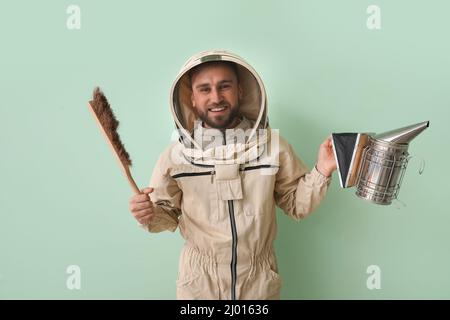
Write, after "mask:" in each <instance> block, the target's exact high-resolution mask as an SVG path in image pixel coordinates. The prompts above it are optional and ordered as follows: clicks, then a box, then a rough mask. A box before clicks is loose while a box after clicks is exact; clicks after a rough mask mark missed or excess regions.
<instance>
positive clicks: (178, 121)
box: [170, 50, 270, 163]
mask: <svg viewBox="0 0 450 320" xmlns="http://www.w3.org/2000/svg"><path fill="white" fill-rule="evenodd" d="M210 61H229V62H233V63H235V64H236V67H237V72H238V79H239V84H240V85H241V87H242V91H243V96H242V98H241V99H240V100H239V105H240V108H239V116H243V117H244V118H246V119H248V120H250V123H251V124H252V129H251V130H247V131H248V132H246V135H245V139H242V140H240V141H242V142H241V143H237V144H234V145H224V146H216V147H214V148H209V149H207V150H203V147H202V146H201V145H200V144H199V143H198V142H197V141H195V139H194V137H193V131H194V128H195V127H196V125H198V121H201V120H200V119H199V118H198V117H197V115H196V113H195V112H194V109H193V107H192V101H191V95H192V89H191V83H190V79H189V71H190V70H191V69H192V68H194V67H196V66H198V65H200V64H202V63H205V62H210ZM170 107H171V111H172V115H173V117H174V120H175V125H176V128H177V129H178V133H179V135H180V139H179V141H180V142H181V143H182V144H183V146H184V148H183V149H184V151H183V152H184V155H185V157H188V158H190V159H189V160H190V161H191V162H192V161H199V162H203V163H204V162H206V163H217V162H218V161H219V162H221V161H225V162H227V161H228V160H230V159H234V161H236V159H237V158H240V157H242V156H244V158H246V161H248V160H252V158H254V157H255V155H256V157H258V156H259V155H260V154H261V152H262V151H263V148H262V146H264V145H265V144H266V143H267V141H268V140H269V135H270V132H269V131H270V130H259V129H269V127H268V126H269V121H268V117H267V97H266V90H265V88H264V84H263V82H262V80H261V78H260V77H259V75H258V74H257V73H256V71H255V70H254V69H253V68H252V66H250V65H249V64H248V63H247V62H246V61H245V60H244V59H242V58H241V57H239V56H238V55H236V54H234V53H231V52H228V51H223V50H211V51H204V52H201V53H198V54H196V55H194V56H192V57H191V58H190V59H189V60H188V61H187V62H186V63H185V64H184V65H183V67H182V68H181V70H180V72H179V73H178V75H177V77H176V79H175V81H174V82H173V85H172V88H171V90H170ZM252 155H253V156H252ZM240 162H242V161H240Z"/></svg>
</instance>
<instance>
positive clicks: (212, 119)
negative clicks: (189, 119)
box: [197, 103, 240, 129]
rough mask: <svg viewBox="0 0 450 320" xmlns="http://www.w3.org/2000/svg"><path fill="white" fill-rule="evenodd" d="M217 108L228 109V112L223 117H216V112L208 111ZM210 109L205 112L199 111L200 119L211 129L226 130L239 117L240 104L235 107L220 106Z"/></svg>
mask: <svg viewBox="0 0 450 320" xmlns="http://www.w3.org/2000/svg"><path fill="white" fill-rule="evenodd" d="M215 107H226V108H227V111H228V112H227V113H226V114H223V115H222V114H219V115H215V114H214V112H211V111H209V110H208V109H210V108H215ZM208 109H207V110H206V111H205V112H203V111H200V110H197V114H198V117H199V118H200V119H201V120H202V121H203V122H204V123H206V124H207V125H208V126H209V127H211V128H215V129H226V128H228V127H229V126H230V125H231V124H232V123H233V121H234V120H235V119H236V118H237V117H238V115H239V109H240V106H239V103H237V104H236V105H235V106H233V107H230V105H228V104H219V105H217V106H213V107H208Z"/></svg>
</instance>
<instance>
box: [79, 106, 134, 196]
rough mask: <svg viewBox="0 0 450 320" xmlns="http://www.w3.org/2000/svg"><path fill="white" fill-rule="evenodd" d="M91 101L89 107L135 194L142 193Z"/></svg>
mask: <svg viewBox="0 0 450 320" xmlns="http://www.w3.org/2000/svg"><path fill="white" fill-rule="evenodd" d="M91 102H92V101H89V103H88V107H89V108H88V109H89V110H90V111H91V113H92V116H93V117H94V119H95V120H96V122H97V125H98V127H99V128H100V131H101V132H102V134H103V137H104V138H105V139H106V141H107V142H108V145H109V146H110V148H111V150H112V151H113V154H114V155H115V156H116V159H117V161H118V162H119V165H120V167H121V168H122V171H123V173H124V174H125V176H126V177H127V179H128V183H129V184H130V186H131V189H133V192H134V193H135V194H140V193H141V191H140V190H139V188H138V187H137V185H136V182H135V181H134V179H133V177H132V175H131V172H130V168H129V167H128V165H126V164H124V163H123V162H122V160H120V157H119V152H118V150H116V148H115V146H114V144H113V143H112V141H111V139H110V138H109V136H108V135H107V134H106V132H105V129H104V128H103V126H102V124H101V123H100V121H99V119H98V117H97V114H96V113H95V111H94V108H93V107H92V104H91Z"/></svg>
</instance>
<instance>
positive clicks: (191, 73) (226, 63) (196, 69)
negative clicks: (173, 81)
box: [187, 60, 239, 85]
mask: <svg viewBox="0 0 450 320" xmlns="http://www.w3.org/2000/svg"><path fill="white" fill-rule="evenodd" d="M214 65H222V66H227V67H228V68H230V69H231V70H232V71H233V73H234V74H235V75H236V79H237V82H238V83H239V72H238V67H237V64H236V63H234V62H231V61H223V60H220V61H207V62H203V63H202V64H199V65H197V66H195V67H193V68H192V69H191V70H189V71H188V73H187V75H188V78H189V83H190V84H191V85H192V77H193V76H194V74H196V73H197V72H199V71H200V70H201V69H203V68H204V67H207V66H214Z"/></svg>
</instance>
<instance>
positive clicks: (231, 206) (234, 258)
mask: <svg viewBox="0 0 450 320" xmlns="http://www.w3.org/2000/svg"><path fill="white" fill-rule="evenodd" d="M228 212H229V214H230V223H231V239H232V241H231V265H230V266H231V300H236V280H237V272H236V264H237V243H238V237H237V231H236V220H235V217H234V203H233V200H228Z"/></svg>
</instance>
